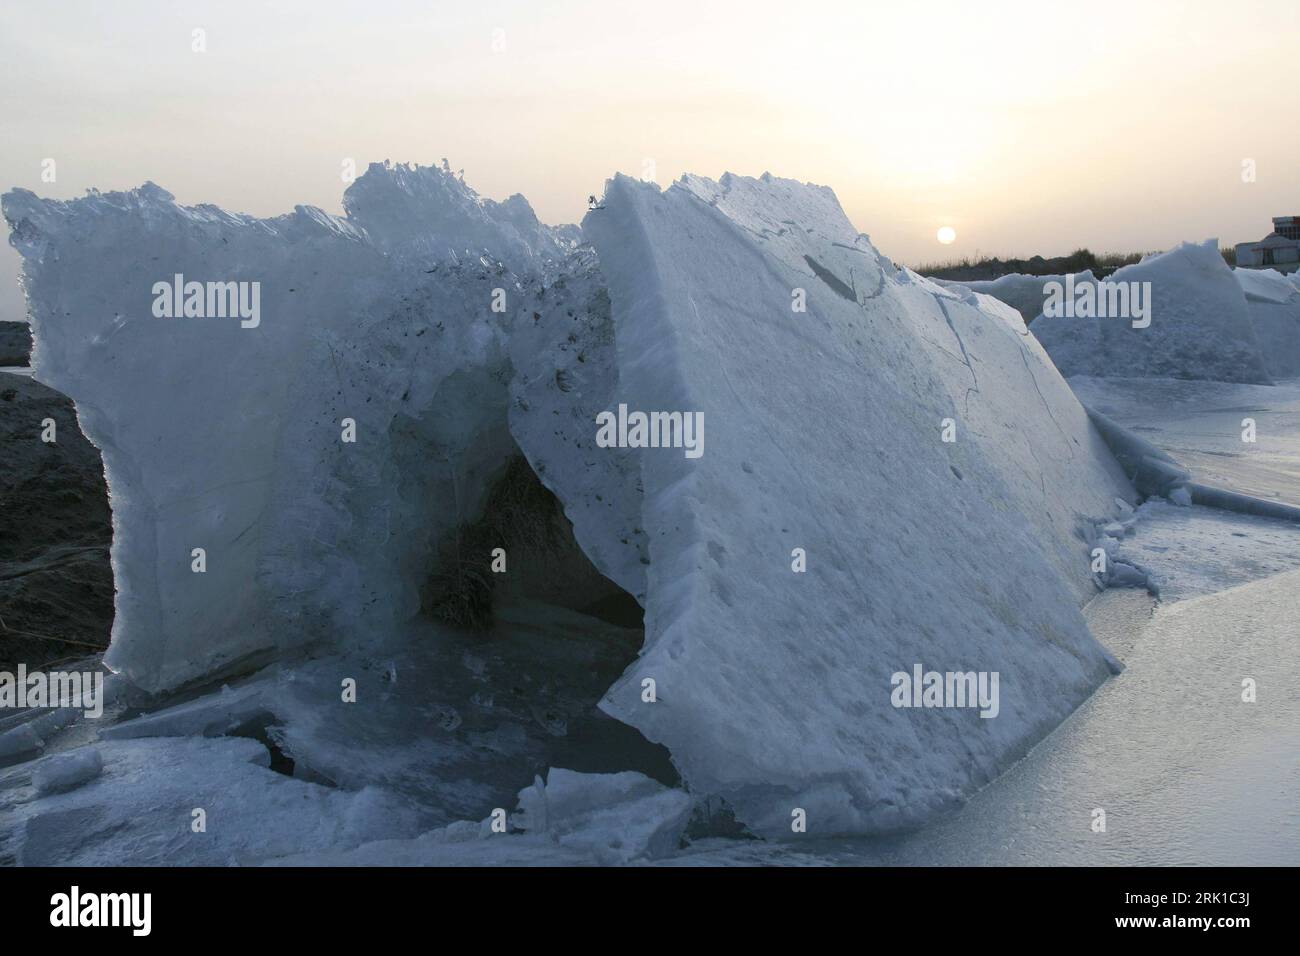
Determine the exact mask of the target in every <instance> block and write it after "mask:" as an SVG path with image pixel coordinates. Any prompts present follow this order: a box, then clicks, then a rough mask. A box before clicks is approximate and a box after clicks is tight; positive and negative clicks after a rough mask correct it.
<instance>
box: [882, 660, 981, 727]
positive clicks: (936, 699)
mask: <svg viewBox="0 0 1300 956" xmlns="http://www.w3.org/2000/svg"><path fill="white" fill-rule="evenodd" d="M889 682H890V683H891V684H892V685H893V686H894V689H893V691H892V692H891V693H890V695H889V702H890V703H891V704H893V705H894V706H895V707H978V708H979V710H980V716H981V717H996V716H997V715H998V711H999V710H1001V704H1000V703H999V702H998V672H997V671H991V672H990V671H942V672H940V671H927V670H925V669H924V668H923V667H922V666H921V665H920V664H914V665H912V673H910V674H909V673H908V672H907V671H895V672H894V674H893V675H892V676H891V677H890V678H889Z"/></svg>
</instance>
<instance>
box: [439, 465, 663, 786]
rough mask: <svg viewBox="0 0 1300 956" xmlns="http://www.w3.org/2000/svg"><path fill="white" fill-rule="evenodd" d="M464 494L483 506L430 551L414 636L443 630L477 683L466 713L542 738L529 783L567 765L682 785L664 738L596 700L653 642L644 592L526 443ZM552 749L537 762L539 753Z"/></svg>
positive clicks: (448, 648)
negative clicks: (619, 577)
mask: <svg viewBox="0 0 1300 956" xmlns="http://www.w3.org/2000/svg"><path fill="white" fill-rule="evenodd" d="M456 494H457V497H458V498H459V499H460V500H461V501H464V500H467V499H468V498H479V499H480V500H481V501H482V507H481V508H480V509H478V513H477V517H474V518H472V519H470V520H467V521H465V522H463V523H461V524H459V525H458V526H457V527H456V528H454V529H453V530H452V531H451V532H450V533H446V534H443V535H442V536H441V541H440V543H439V544H438V545H437V546H435V547H432V548H431V555H430V565H429V569H428V572H427V574H426V575H425V579H424V581H423V583H422V584H421V586H420V588H419V592H420V614H419V616H418V617H419V618H420V619H421V623H417V624H416V626H415V627H414V632H415V633H414V639H415V640H426V639H429V636H430V635H433V636H432V640H433V641H434V642H435V643H436V644H437V645H438V646H439V647H440V648H442V650H443V651H444V652H451V656H453V657H458V658H459V662H460V663H461V664H462V665H463V666H464V667H465V669H466V670H467V671H468V676H469V678H470V681H471V682H472V683H473V684H475V685H476V686H475V687H473V688H471V687H468V686H466V687H464V688H463V690H464V693H463V694H462V696H464V697H467V701H466V703H467V704H468V706H467V707H465V708H463V709H460V710H458V711H457V718H460V719H463V720H465V721H466V723H467V724H471V723H473V722H475V718H478V717H483V718H486V719H487V720H488V721H489V722H493V723H496V724H498V726H499V722H500V721H501V720H503V719H504V720H506V721H512V720H516V719H517V720H520V721H521V722H522V723H524V724H525V725H526V726H527V728H528V736H529V737H530V738H533V739H537V738H538V737H540V738H541V740H542V746H541V747H540V748H533V747H529V748H525V751H526V752H527V754H528V756H527V758H526V759H525V760H524V764H526V765H522V764H521V765H520V766H519V767H518V768H517V771H518V772H519V773H521V774H524V775H526V776H525V777H524V778H523V781H522V782H523V783H526V782H528V780H530V779H531V774H532V773H533V772H542V771H543V770H544V769H545V767H547V766H557V767H564V768H567V769H570V770H577V771H580V772H584V773H613V772H618V771H623V770H636V771H640V772H641V773H644V774H646V775H647V776H650V777H652V778H654V779H656V780H659V781H661V782H663V783H666V784H669V785H677V784H679V782H680V779H679V776H678V773H677V771H676V769H675V768H674V766H673V764H672V762H671V759H670V757H669V753H668V750H667V749H666V748H665V747H662V746H660V745H657V744H653V743H651V742H650V741H648V740H646V738H645V737H643V736H642V734H641V733H640V731H638V730H636V729H635V728H633V727H631V726H629V725H627V724H624V723H622V722H620V721H618V720H615V719H614V718H612V717H609V716H608V715H606V714H605V713H603V712H602V711H600V710H599V709H598V708H597V706H596V705H597V702H598V701H599V700H600V698H601V696H602V695H603V694H604V693H605V692H606V691H607V689H608V688H609V687H610V686H611V685H613V684H614V683H615V681H617V680H618V678H619V676H620V675H621V674H622V673H623V672H624V671H625V670H626V669H627V667H628V666H629V665H630V664H631V663H632V662H633V661H634V660H635V659H636V658H637V656H638V654H639V653H640V651H641V647H642V645H643V643H644V640H645V629H644V620H643V618H644V612H643V610H642V608H641V605H640V604H639V603H638V602H637V600H636V598H634V597H633V596H632V595H631V594H629V593H628V592H627V591H625V590H623V589H622V588H620V587H619V586H618V585H617V584H615V583H614V582H613V581H611V580H610V579H609V578H607V577H605V576H604V575H603V574H601V573H600V571H598V570H597V569H596V567H595V566H594V565H593V564H592V562H591V560H590V559H589V558H588V557H587V555H586V554H585V553H584V551H583V550H582V548H581V546H580V545H579V544H578V541H577V539H576V537H575V536H574V531H573V524H572V522H571V521H570V520H569V518H568V517H567V516H566V515H565V513H564V508H563V506H562V505H561V503H560V501H559V499H558V498H556V496H555V495H554V494H553V493H552V492H551V491H550V490H549V489H548V488H547V487H546V486H545V485H544V484H543V483H542V481H541V479H540V478H539V477H538V475H537V473H536V472H535V471H534V470H533V468H532V466H531V465H530V464H529V462H528V459H527V458H526V457H525V456H524V454H523V453H522V452H521V451H519V449H518V448H517V446H516V447H515V448H514V450H513V453H511V454H510V455H509V456H508V457H507V459H506V461H505V462H504V464H502V465H501V466H500V467H498V468H496V469H495V470H494V471H492V472H491V473H490V474H489V475H488V477H487V479H486V481H485V482H483V488H482V490H480V492H479V493H478V495H470V496H466V495H464V493H463V490H460V491H457V492H456ZM457 652H458V653H457ZM448 676H449V675H448V674H447V672H446V671H444V673H443V676H442V678H441V679H440V681H439V685H438V688H437V694H438V696H439V697H440V698H446V697H447V695H448V694H455V693H456V691H455V687H456V683H455V681H454V680H453V681H450V682H449V681H448V679H447V678H448ZM484 729H486V726H485V728H484ZM539 730H540V731H541V732H542V733H541V734H538V733H537V732H538V731H539ZM469 732H470V735H471V736H472V735H473V733H474V731H473V729H472V728H471V729H470V731H469ZM543 754H544V756H542V757H541V761H540V762H539V761H538V759H537V756H535V755H543ZM521 755H522V754H521ZM534 764H536V766H534Z"/></svg>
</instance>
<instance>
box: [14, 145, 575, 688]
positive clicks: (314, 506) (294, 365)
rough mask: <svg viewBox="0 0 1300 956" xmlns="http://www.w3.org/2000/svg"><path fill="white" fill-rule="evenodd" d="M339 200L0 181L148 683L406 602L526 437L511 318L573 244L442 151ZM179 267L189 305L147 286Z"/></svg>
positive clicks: (138, 672) (125, 649) (171, 280)
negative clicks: (108, 514) (89, 457)
mask: <svg viewBox="0 0 1300 956" xmlns="http://www.w3.org/2000/svg"><path fill="white" fill-rule="evenodd" d="M345 206H346V208H347V210H348V215H347V216H346V217H343V218H340V217H335V216H330V215H327V214H326V213H324V212H322V211H321V210H319V209H313V208H310V207H304V206H299V207H297V208H296V209H295V211H294V212H293V213H291V214H289V215H285V216H280V217H277V218H273V219H255V218H252V217H249V216H241V215H234V214H230V213H227V212H224V211H222V210H220V209H217V208H216V207H213V206H206V205H202V206H194V207H187V206H183V205H180V204H178V203H177V202H176V201H175V200H174V198H173V197H172V195H171V194H170V193H168V192H166V191H165V190H163V189H161V188H159V187H158V186H155V185H153V184H147V185H145V186H143V187H141V188H139V189H136V190H133V191H131V192H126V193H102V194H101V193H97V192H92V193H91V194H90V195H88V196H86V197H85V198H82V199H78V200H74V201H70V202H59V201H54V200H42V199H39V198H38V197H36V196H35V195H33V194H32V193H30V192H27V191H25V190H14V191H13V192H10V193H8V194H6V195H5V197H4V203H3V208H4V214H5V217H6V220H7V221H8V222H9V224H10V226H11V229H12V237H11V241H12V242H13V243H14V245H15V246H16V247H17V248H18V249H19V251H20V252H21V253H22V254H23V256H24V258H25V260H26V262H25V266H24V275H25V283H26V288H27V294H28V299H29V303H30V311H31V319H32V323H33V327H34V328H35V331H36V337H37V347H36V351H35V353H34V357H33V364H34V366H35V368H36V370H37V374H38V376H39V377H40V378H41V379H42V380H43V381H45V382H48V383H49V384H50V385H51V386H53V387H54V388H57V389H59V390H60V391H62V392H64V393H66V394H67V395H69V396H71V397H72V398H73V399H74V401H75V402H76V404H77V409H78V415H79V418H80V421H81V424H82V427H83V430H84V431H85V433H86V435H87V436H88V437H89V438H90V439H91V441H93V442H94V443H95V444H96V445H97V446H98V447H99V448H100V449H101V450H102V452H103V457H104V466H105V472H106V476H107V479H108V484H109V488H110V494H111V497H112V506H113V519H114V537H113V566H114V572H115V577H116V584H117V608H116V618H115V621H114V630H113V643H112V647H111V649H110V651H109V655H108V661H109V663H111V664H112V666H114V667H115V668H117V669H119V670H122V671H124V672H125V673H126V674H127V675H128V676H129V677H130V678H131V679H132V680H133V681H134V682H135V683H137V684H139V685H141V686H144V687H146V688H148V689H151V690H158V689H163V688H169V687H174V686H176V685H178V684H181V683H184V682H185V681H187V680H190V679H194V678H197V677H201V676H204V675H207V674H210V673H212V672H214V671H218V670H220V669H221V668H223V667H228V666H230V665H232V664H234V663H236V662H240V661H243V660H245V659H246V658H248V657H250V656H252V655H256V654H258V653H260V652H267V651H274V650H276V649H283V648H285V647H288V646H293V645H295V644H299V643H302V642H305V641H310V640H313V639H316V638H319V637H322V636H326V635H330V634H344V635H347V636H348V637H349V639H356V637H357V636H358V635H366V634H371V633H376V632H383V631H384V630H385V629H386V628H387V627H390V626H391V625H392V624H393V623H394V622H399V621H401V620H404V619H406V618H408V617H410V615H412V614H413V613H415V611H416V610H417V609H418V607H419V603H420V598H419V585H420V583H421V577H420V576H421V573H422V572H425V571H427V568H428V565H429V563H430V555H431V554H432V553H433V552H434V551H435V550H436V548H437V547H438V545H439V543H440V542H441V541H442V540H443V539H444V538H445V536H446V534H447V532H448V531H449V529H451V528H454V527H456V526H458V525H459V524H461V523H463V522H465V521H467V520H469V519H470V518H472V517H473V516H474V515H475V514H476V513H477V511H478V510H480V509H481V507H482V498H483V495H484V494H485V492H486V486H487V484H488V481H487V479H488V477H489V476H490V475H491V474H492V473H493V472H494V471H496V470H499V469H500V468H501V467H502V465H503V463H504V462H505V461H506V460H507V459H508V458H509V457H510V456H511V455H513V454H517V452H516V450H515V446H514V443H513V441H512V440H511V438H510V435H509V431H508V424H507V415H506V406H507V402H508V400H509V396H508V390H507V384H508V382H509V380H510V368H509V356H508V348H507V343H506V334H507V331H508V328H509V325H510V323H511V320H512V312H513V310H514V309H516V308H518V307H519V302H520V301H521V297H522V296H524V294H525V291H526V289H528V288H530V287H531V285H533V284H534V279H533V278H531V277H533V276H537V275H545V274H546V272H547V270H548V269H549V268H550V265H549V264H550V263H551V262H552V260H554V259H557V258H560V257H562V256H564V255H566V254H567V251H568V246H569V244H570V243H569V242H568V241H567V240H565V239H562V238H561V237H560V234H559V233H558V232H556V231H552V230H550V229H548V228H547V227H544V226H542V225H541V224H540V223H538V222H537V219H536V217H535V216H533V215H532V212H531V210H530V209H529V208H528V207H527V203H525V202H524V201H523V199H522V197H512V198H511V199H510V200H507V201H506V202H505V203H493V202H491V201H489V200H485V199H482V198H481V197H479V196H478V195H477V194H475V193H474V191H473V190H471V189H469V188H468V187H467V186H465V184H464V183H463V182H461V181H460V180H459V179H457V178H456V177H454V176H453V175H452V174H451V173H450V172H449V171H447V170H445V169H442V170H439V169H436V168H428V167H425V168H410V167H405V166H396V167H394V166H390V165H387V164H385V165H383V166H380V165H377V164H376V165H372V166H371V167H370V169H369V170H368V171H367V172H366V174H365V175H364V176H362V177H361V178H360V179H358V180H357V181H356V182H355V183H353V185H352V186H351V187H350V188H349V190H348V192H347V194H346V195H345ZM177 277H181V278H177ZM190 282H198V283H204V284H205V286H204V287H203V288H202V289H200V294H199V295H198V297H197V298H196V299H194V302H193V305H194V308H193V310H191V309H190V297H189V293H188V287H187V286H184V285H182V292H184V301H183V302H182V303H180V304H181V306H182V307H181V308H180V309H179V310H178V309H175V308H174V306H175V305H176V304H177V303H175V302H174V301H172V300H173V299H174V298H175V297H173V296H171V295H169V294H164V295H162V296H161V297H160V295H159V292H158V289H159V288H162V289H163V290H164V292H165V290H166V288H167V287H168V286H169V285H172V284H175V283H190ZM214 283H242V284H243V285H242V286H237V287H236V288H238V290H239V291H240V292H245V293H247V295H246V297H245V298H244V299H242V300H240V302H239V304H241V305H244V306H247V308H246V309H245V310H244V311H241V312H240V313H239V314H238V315H234V314H231V312H232V309H231V308H229V307H228V306H233V305H234V304H235V303H234V302H233V301H232V302H229V303H227V302H226V300H224V299H222V298H221V297H220V294H219V295H218V296H217V297H216V298H215V299H214V297H213V293H212V288H211V284H214ZM160 284H161V286H160ZM224 288H225V287H223V289H224ZM204 293H206V296H205V295H204ZM254 293H256V296H257V298H256V300H254V299H253V295H254ZM160 303H161V306H160ZM254 303H255V304H256V308H254ZM169 306H173V308H170V309H169ZM223 308H224V312H225V316H224V317H219V316H218V315H216V314H214V313H220V312H222V310H223ZM168 311H172V312H176V313H179V314H176V315H175V317H163V316H161V315H160V314H159V313H160V312H161V313H166V312H168ZM191 311H192V312H195V313H206V314H205V315H197V314H186V313H190V312H191ZM349 428H352V429H354V432H353V434H354V435H355V441H353V442H348V441H345V440H344V439H345V434H346V432H347V430H348V429H349ZM196 549H201V550H202V554H199V553H198V551H196ZM200 562H201V563H200ZM200 568H201V569H202V570H201V571H200V570H199V569H200Z"/></svg>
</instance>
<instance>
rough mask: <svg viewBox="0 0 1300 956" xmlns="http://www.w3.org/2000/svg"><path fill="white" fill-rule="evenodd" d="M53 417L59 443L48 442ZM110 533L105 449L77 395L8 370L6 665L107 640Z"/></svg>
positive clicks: (2, 389)
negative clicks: (89, 428)
mask: <svg viewBox="0 0 1300 956" xmlns="http://www.w3.org/2000/svg"><path fill="white" fill-rule="evenodd" d="M13 324H19V323H13ZM46 419H53V420H54V423H55V433H54V437H55V439H56V440H55V441H54V442H52V443H47V442H44V441H42V440H41V435H42V431H43V429H44V427H45V426H44V425H43V424H42V423H43V422H44V421H45V420H46ZM111 539H112V522H111V518H110V513H109V507H108V489H107V487H106V486H105V484H104V468H103V464H102V462H101V461H100V457H99V450H98V449H96V448H95V447H94V446H93V445H92V444H90V442H89V441H87V440H86V438H85V437H84V436H83V435H82V434H81V430H80V429H79V428H78V427H77V416H76V411H75V410H74V408H73V404H72V401H71V399H69V398H68V397H67V396H65V395H62V394H60V393H59V392H56V391H54V390H53V389H52V388H47V387H46V386H44V385H41V384H40V383H38V382H34V381H32V380H31V379H29V378H27V377H25V376H20V375H10V374H7V373H3V372H0V670H8V671H13V670H14V668H15V667H16V666H17V665H18V664H19V663H24V664H26V665H27V666H28V667H29V668H32V667H39V666H42V665H45V664H49V663H51V662H53V661H56V660H60V659H63V658H67V657H85V656H86V655H87V654H89V653H93V652H94V650H95V649H96V648H100V649H102V648H104V647H107V646H108V637H109V630H110V628H111V627H112V622H113V572H112V570H111V568H110V567H109V561H108V547H109V543H110V541H111Z"/></svg>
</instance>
